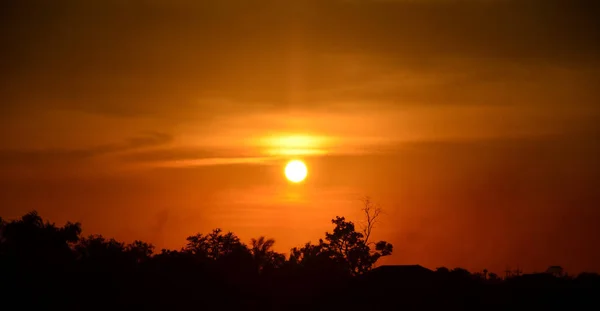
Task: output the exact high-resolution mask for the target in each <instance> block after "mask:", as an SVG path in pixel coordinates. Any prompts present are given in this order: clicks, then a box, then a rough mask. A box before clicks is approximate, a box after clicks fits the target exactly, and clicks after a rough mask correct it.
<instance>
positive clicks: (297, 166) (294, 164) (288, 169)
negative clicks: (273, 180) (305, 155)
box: [285, 160, 308, 183]
mask: <svg viewBox="0 0 600 311" xmlns="http://www.w3.org/2000/svg"><path fill="white" fill-rule="evenodd" d="M307 174H308V169H307V168H306V164H304V162H302V161H300V160H293V161H290V162H288V164H287V165H286V166H285V177H287V179H288V180H289V181H291V182H295V183H297V182H301V181H303V180H304V179H305V178H306V175H307Z"/></svg>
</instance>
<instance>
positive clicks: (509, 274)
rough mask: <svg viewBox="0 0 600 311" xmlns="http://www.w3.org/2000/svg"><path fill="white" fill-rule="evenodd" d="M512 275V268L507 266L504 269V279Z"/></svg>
mask: <svg viewBox="0 0 600 311" xmlns="http://www.w3.org/2000/svg"><path fill="white" fill-rule="evenodd" d="M510 277H512V270H510V267H509V266H507V267H506V270H504V279H508V278H510Z"/></svg>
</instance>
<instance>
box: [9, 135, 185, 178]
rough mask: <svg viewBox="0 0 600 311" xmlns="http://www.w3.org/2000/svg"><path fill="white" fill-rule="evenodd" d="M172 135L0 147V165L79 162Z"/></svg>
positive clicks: (162, 140)
mask: <svg viewBox="0 0 600 311" xmlns="http://www.w3.org/2000/svg"><path fill="white" fill-rule="evenodd" d="M172 139H173V138H172V137H171V135H169V134H165V133H155V132H149V133H145V134H144V135H142V136H138V137H133V138H130V139H127V140H126V141H124V142H120V143H113V144H105V145H97V146H93V147H89V148H75V149H43V150H29V149H28V150H24V149H17V150H14V149H0V166H2V167H7V168H11V169H15V168H18V167H33V168H35V167H45V166H46V167H48V166H53V165H59V166H60V165H70V164H80V163H81V162H82V161H85V160H88V159H91V158H94V157H98V156H103V155H107V154H112V153H119V152H126V151H132V150H136V149H143V148H148V147H156V146H161V145H165V144H168V143H169V142H171V141H172Z"/></svg>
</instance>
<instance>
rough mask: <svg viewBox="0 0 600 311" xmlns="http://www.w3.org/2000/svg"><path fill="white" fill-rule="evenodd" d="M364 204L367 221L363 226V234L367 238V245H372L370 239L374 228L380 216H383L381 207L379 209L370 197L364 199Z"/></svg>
mask: <svg viewBox="0 0 600 311" xmlns="http://www.w3.org/2000/svg"><path fill="white" fill-rule="evenodd" d="M362 202H363V208H362V211H363V212H364V214H365V221H364V224H363V228H362V229H363V230H362V231H363V234H364V236H365V243H366V244H367V245H369V244H371V243H372V242H369V237H370V236H371V233H372V232H373V228H375V224H376V223H377V221H378V218H379V215H380V214H381V207H379V206H378V205H376V204H375V203H374V202H373V201H372V200H371V198H370V197H368V196H367V197H365V198H363V199H362Z"/></svg>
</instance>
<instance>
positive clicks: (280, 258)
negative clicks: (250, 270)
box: [250, 236, 285, 271]
mask: <svg viewBox="0 0 600 311" xmlns="http://www.w3.org/2000/svg"><path fill="white" fill-rule="evenodd" d="M250 244H251V248H250V252H251V253H252V256H253V257H254V261H255V262H256V264H257V266H258V270H259V271H264V270H266V269H275V268H279V267H281V266H283V264H284V263H285V256H284V255H283V254H280V253H277V252H275V251H273V250H272V248H273V245H275V240H274V239H266V238H265V237H264V236H261V237H259V238H258V239H254V238H253V239H252V240H251V242H250Z"/></svg>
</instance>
